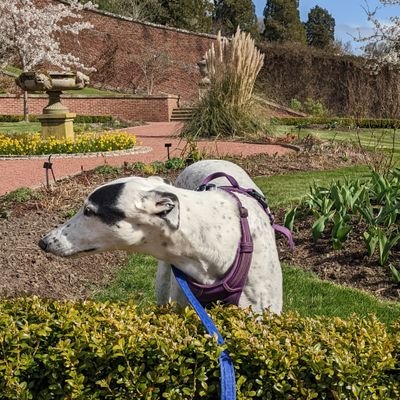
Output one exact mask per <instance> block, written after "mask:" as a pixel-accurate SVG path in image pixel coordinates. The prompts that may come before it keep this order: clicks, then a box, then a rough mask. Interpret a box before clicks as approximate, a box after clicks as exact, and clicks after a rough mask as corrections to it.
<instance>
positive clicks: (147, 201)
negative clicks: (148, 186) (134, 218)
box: [137, 190, 180, 229]
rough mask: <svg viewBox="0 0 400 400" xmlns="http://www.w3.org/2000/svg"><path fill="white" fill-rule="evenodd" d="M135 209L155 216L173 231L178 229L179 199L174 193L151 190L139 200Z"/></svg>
mask: <svg viewBox="0 0 400 400" xmlns="http://www.w3.org/2000/svg"><path fill="white" fill-rule="evenodd" d="M140 203H141V204H139V205H138V206H137V207H138V208H139V209H141V210H143V211H146V212H147V213H149V214H152V215H157V216H158V217H160V218H162V219H163V220H164V221H166V222H167V223H168V225H169V226H170V227H171V228H173V229H178V228H179V221H180V210H179V199H178V197H177V196H176V195H175V194H174V193H170V192H161V191H158V190H151V191H149V192H146V194H145V195H144V196H143V197H142V199H141V202H140Z"/></svg>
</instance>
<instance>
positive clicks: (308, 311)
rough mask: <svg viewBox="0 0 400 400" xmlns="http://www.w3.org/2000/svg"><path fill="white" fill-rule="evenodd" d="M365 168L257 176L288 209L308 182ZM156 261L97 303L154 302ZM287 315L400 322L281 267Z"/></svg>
mask: <svg viewBox="0 0 400 400" xmlns="http://www.w3.org/2000/svg"><path fill="white" fill-rule="evenodd" d="M367 171H368V170H367V168H366V167H355V168H341V169H337V170H334V171H316V172H307V173H303V172H302V173H295V174H290V175H281V176H273V177H268V178H265V177H258V178H256V182H257V184H258V185H259V186H260V187H261V188H262V189H263V190H265V193H266V195H267V197H268V199H269V201H270V204H271V205H273V206H276V205H287V204H289V203H291V202H295V201H297V200H299V199H300V198H301V197H302V196H304V195H305V194H306V193H307V189H308V187H309V185H310V183H311V182H312V181H313V180H314V181H317V182H323V183H327V181H330V180H337V179H343V177H344V176H349V177H350V176H354V177H362V176H365V175H366V174H367ZM155 273H156V260H155V259H153V258H152V257H149V256H143V255H138V254H135V255H132V256H130V258H129V262H128V263H127V265H126V266H124V267H123V268H122V269H121V271H120V272H119V274H118V276H117V277H116V279H115V280H114V281H113V282H111V284H110V285H109V286H108V288H106V289H105V290H104V291H102V292H101V293H98V294H97V295H96V296H95V298H96V299H97V300H101V301H104V300H112V301H116V300H118V301H126V300H128V299H130V298H134V299H135V301H137V302H138V303H139V304H141V305H146V304H149V303H153V302H154V301H155V295H154V285H155ZM283 274H284V296H285V297H284V310H285V311H297V312H298V313H299V314H300V315H302V316H305V317H314V316H329V317H332V316H337V317H341V318H349V317H350V316H351V315H352V314H353V313H355V314H357V315H361V316H366V315H368V314H370V313H374V314H376V315H377V317H378V318H379V319H380V320H381V321H382V322H385V323H390V322H393V321H395V320H397V319H398V318H400V304H397V303H393V302H384V301H379V300H378V299H376V298H374V297H373V296H371V295H369V294H366V293H363V292H361V291H358V290H354V289H349V288H345V287H342V286H338V285H334V284H332V283H329V282H325V281H322V280H320V279H318V278H317V277H316V276H314V275H312V274H310V273H306V272H303V271H302V270H300V269H297V268H293V267H288V266H283Z"/></svg>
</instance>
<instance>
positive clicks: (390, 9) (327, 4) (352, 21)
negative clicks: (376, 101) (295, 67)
mask: <svg viewBox="0 0 400 400" xmlns="http://www.w3.org/2000/svg"><path fill="white" fill-rule="evenodd" d="M253 2H254V4H255V6H256V12H257V15H258V16H262V14H263V10H264V7H265V4H266V0H253ZM367 3H368V6H369V8H370V9H372V10H373V9H375V8H376V7H377V6H380V7H382V5H381V3H380V2H379V0H368V1H367ZM365 4H366V3H365V1H364V0H300V17H301V20H302V21H306V20H307V16H308V12H309V11H310V9H311V8H313V7H314V6H316V5H319V6H320V7H322V8H326V9H327V10H328V11H329V13H330V14H331V15H332V16H333V17H334V18H335V21H336V28H335V36H336V39H338V40H342V41H343V42H344V43H345V42H348V41H349V40H350V41H352V37H351V35H353V36H358V29H360V31H361V32H362V33H363V34H368V32H371V25H370V24H369V22H368V20H367V16H366V14H365V12H364V10H363V9H362V6H365ZM377 15H378V17H379V19H380V20H382V21H388V20H389V18H390V17H391V16H396V15H397V16H400V6H386V7H382V8H381V9H380V10H379V11H378V14H377ZM357 46H359V45H358V44H356V43H353V48H356V47H357Z"/></svg>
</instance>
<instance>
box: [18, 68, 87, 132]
mask: <svg viewBox="0 0 400 400" xmlns="http://www.w3.org/2000/svg"><path fill="white" fill-rule="evenodd" d="M16 83H17V85H18V86H19V87H20V88H21V89H23V90H25V91H46V93H47V94H48V96H49V104H48V105H47V106H46V107H45V108H44V109H43V115H41V116H40V117H39V118H38V119H39V121H40V123H41V124H42V135H43V137H44V138H48V137H49V136H54V137H56V138H57V139H67V140H68V139H70V140H74V139H75V136H74V127H73V122H74V118H75V117H76V114H75V113H70V112H69V110H68V107H65V106H64V105H63V104H62V103H61V94H62V91H63V90H79V89H83V88H84V87H85V86H87V85H88V84H89V78H88V77H87V76H86V75H84V74H82V73H81V72H71V71H63V72H55V71H53V72H51V71H49V72H48V73H47V74H44V73H40V72H35V71H27V72H23V73H22V74H21V75H20V76H19V77H18V78H16Z"/></svg>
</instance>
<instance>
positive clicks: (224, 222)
mask: <svg viewBox="0 0 400 400" xmlns="http://www.w3.org/2000/svg"><path fill="white" fill-rule="evenodd" d="M176 190H179V191H182V192H183V193H182V194H181V195H180V200H181V204H180V213H181V219H180V220H181V224H180V227H179V229H178V230H176V231H174V232H171V231H168V230H165V229H163V230H161V231H160V232H159V235H158V237H154V238H153V239H154V240H155V241H158V242H159V243H157V246H154V242H152V243H149V244H146V245H144V246H143V251H145V252H148V253H150V254H151V255H153V256H154V257H156V258H157V259H159V260H163V261H165V262H167V263H169V264H172V265H175V266H176V267H177V268H179V269H181V270H182V271H183V272H184V273H185V274H187V275H188V276H190V277H192V278H193V279H195V280H196V281H198V282H200V283H203V284H210V283H213V282H214V281H216V280H217V279H218V278H221V277H222V276H223V275H224V274H225V272H226V271H227V270H228V269H229V267H230V266H231V265H232V263H233V260H234V258H235V255H236V249H237V247H238V245H239V241H240V224H239V219H238V210H237V206H236V203H235V201H234V200H233V199H232V198H231V196H230V195H228V194H226V193H224V192H222V191H210V192H191V191H187V190H184V189H176ZM194 205H195V206H194ZM164 232H165V233H164ZM227 248H228V249H231V251H229V252H227V251H226V249H227ZM211 271H212V273H211Z"/></svg>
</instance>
